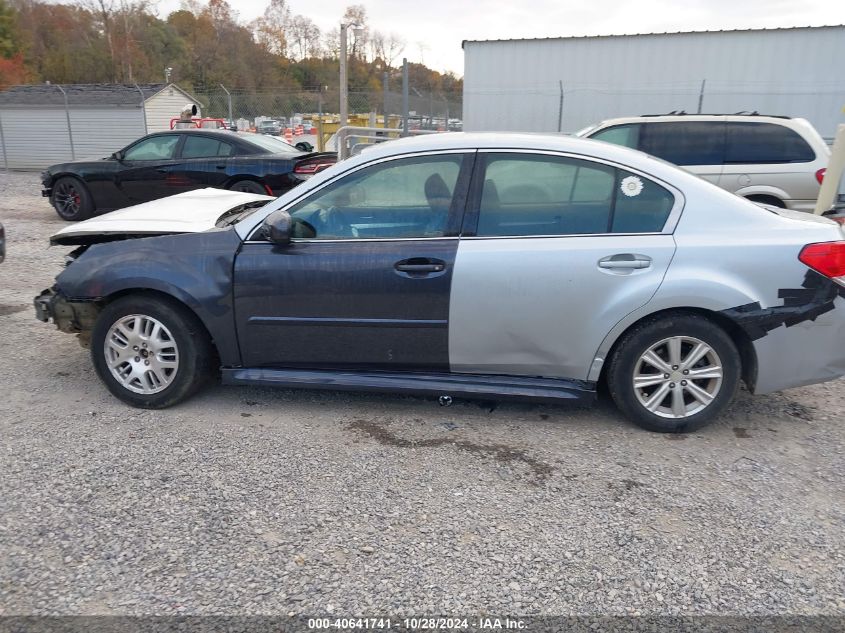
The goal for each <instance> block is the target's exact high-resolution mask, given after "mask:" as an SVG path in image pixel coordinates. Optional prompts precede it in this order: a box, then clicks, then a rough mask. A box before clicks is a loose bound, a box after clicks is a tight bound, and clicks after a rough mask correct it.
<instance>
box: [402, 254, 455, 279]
mask: <svg viewBox="0 0 845 633" xmlns="http://www.w3.org/2000/svg"><path fill="white" fill-rule="evenodd" d="M393 267H394V268H395V269H396V270H397V271H398V272H400V273H406V274H408V275H413V276H421V275H428V274H429V273H439V272H443V271H444V270H446V262H444V261H443V260H440V259H429V258H428V257H411V258H410V259H403V260H401V261H398V262H396V263H395V264H394V265H393Z"/></svg>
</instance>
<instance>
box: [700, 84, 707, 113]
mask: <svg viewBox="0 0 845 633" xmlns="http://www.w3.org/2000/svg"><path fill="white" fill-rule="evenodd" d="M706 83H707V80H706V79H702V80H701V91H699V93H698V114H701V104H702V103H704V85H705V84H706Z"/></svg>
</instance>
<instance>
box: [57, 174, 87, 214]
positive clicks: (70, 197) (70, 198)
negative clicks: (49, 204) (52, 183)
mask: <svg viewBox="0 0 845 633" xmlns="http://www.w3.org/2000/svg"><path fill="white" fill-rule="evenodd" d="M53 199H54V200H55V203H56V205H57V207H58V211H59V213H61V214H62V215H65V216H68V217H72V216H74V215H76V214H77V213H78V212H79V209H80V207H81V206H82V196H81V195H80V193H79V191H77V190H76V187H75V186H74V185H73V183H71V182H62V183H59V185H58V187H56V191H55V193H54V194H53Z"/></svg>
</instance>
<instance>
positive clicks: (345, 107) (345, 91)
mask: <svg viewBox="0 0 845 633" xmlns="http://www.w3.org/2000/svg"><path fill="white" fill-rule="evenodd" d="M348 28H349V25H348V24H341V25H340V127H343V126H344V125H346V121H347V119H349V80H348V79H347V77H346V64H347V59H346V29H348Z"/></svg>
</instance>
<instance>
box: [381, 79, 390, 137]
mask: <svg viewBox="0 0 845 633" xmlns="http://www.w3.org/2000/svg"><path fill="white" fill-rule="evenodd" d="M381 81H382V85H383V86H384V129H387V116H388V115H387V113H388V110H387V93H388V90H389V86H388V82H389V81H390V75H389V74H388V73H387V71H386V70H385V71H384V74H383V75H382V77H381Z"/></svg>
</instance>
